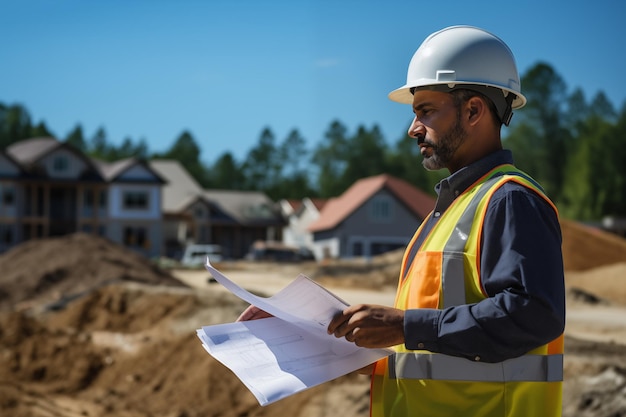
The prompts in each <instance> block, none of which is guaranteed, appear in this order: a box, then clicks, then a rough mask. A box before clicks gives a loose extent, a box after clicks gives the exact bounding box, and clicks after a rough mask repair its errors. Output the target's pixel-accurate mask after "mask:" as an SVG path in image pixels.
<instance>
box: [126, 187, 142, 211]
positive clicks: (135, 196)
mask: <svg viewBox="0 0 626 417" xmlns="http://www.w3.org/2000/svg"><path fill="white" fill-rule="evenodd" d="M124 208H125V209H128V210H145V209H147V208H148V193H147V192H145V191H126V192H125V193H124Z"/></svg>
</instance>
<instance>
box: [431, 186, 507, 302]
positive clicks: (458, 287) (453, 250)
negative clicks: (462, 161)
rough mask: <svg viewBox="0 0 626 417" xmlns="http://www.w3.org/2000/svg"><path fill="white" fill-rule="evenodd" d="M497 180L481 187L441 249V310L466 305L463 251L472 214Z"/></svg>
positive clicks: (472, 218) (472, 221) (472, 217)
mask: <svg viewBox="0 0 626 417" xmlns="http://www.w3.org/2000/svg"><path fill="white" fill-rule="evenodd" d="M499 180H500V176H494V177H492V178H490V179H488V180H487V181H485V182H484V183H483V184H482V185H481V187H480V188H479V189H478V191H477V192H476V194H475V195H474V196H473V197H472V200H471V201H470V203H469V204H468V206H467V208H466V209H465V211H464V212H463V214H462V215H461V218H460V219H459V221H458V223H457V225H456V227H455V229H454V232H452V235H450V238H449V239H448V241H447V242H446V245H445V247H444V248H443V264H442V272H441V280H442V292H443V308H447V307H453V306H460V305H463V304H465V303H466V298H465V272H464V269H463V251H464V250H465V244H466V243H467V238H468V236H469V234H470V230H471V228H472V224H473V223H474V214H475V213H476V208H477V207H478V204H479V203H480V201H481V200H482V199H483V197H484V196H485V194H487V192H488V191H489V190H490V189H491V187H492V185H493V184H494V183H496V182H497V181H499Z"/></svg>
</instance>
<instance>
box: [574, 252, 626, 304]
mask: <svg viewBox="0 0 626 417" xmlns="http://www.w3.org/2000/svg"><path fill="white" fill-rule="evenodd" d="M565 278H566V283H567V285H568V286H569V287H571V288H577V289H580V290H583V291H585V292H588V293H591V294H593V295H595V296H596V297H599V298H601V299H603V300H606V301H608V302H611V303H617V304H623V305H626V262H622V263H616V264H611V265H604V266H601V267H598V268H595V269H590V270H585V271H571V272H568V273H567V274H566V276H565Z"/></svg>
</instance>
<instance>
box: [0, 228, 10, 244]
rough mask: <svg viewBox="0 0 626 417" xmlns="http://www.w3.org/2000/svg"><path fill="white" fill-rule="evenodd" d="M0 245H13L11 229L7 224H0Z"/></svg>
mask: <svg viewBox="0 0 626 417" xmlns="http://www.w3.org/2000/svg"><path fill="white" fill-rule="evenodd" d="M0 243H3V244H5V245H10V244H12V243H13V227H12V226H11V225H8V224H0Z"/></svg>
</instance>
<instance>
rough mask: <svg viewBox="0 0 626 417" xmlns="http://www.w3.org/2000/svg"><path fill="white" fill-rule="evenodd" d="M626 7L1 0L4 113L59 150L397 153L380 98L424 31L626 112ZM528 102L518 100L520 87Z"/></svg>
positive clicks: (394, 114)
mask: <svg viewBox="0 0 626 417" xmlns="http://www.w3.org/2000/svg"><path fill="white" fill-rule="evenodd" d="M625 17H626V2H623V1H621V0H613V1H610V0H596V1H593V2H589V1H579V0H568V1H562V0H557V1H550V0H542V1H535V0H533V1H526V2H524V1H518V2H504V1H483V2H481V1H474V2H468V1H457V0H448V1H446V2H440V1H431V2H426V1H418V0H412V1H400V0H385V1H378V2H374V1H365V0H359V1H352V0H350V1H327V0H304V1H295V0H289V1H269V0H266V1H259V0H257V1H253V0H251V1H238V0H231V1H226V0H222V1H209V0H206V1H161V0H136V1H118V0H108V1H86V0H82V1H78V0H76V1H70V0H20V1H13V0H11V1H9V0H0V39H2V46H1V47H0V102H1V103H4V104H22V105H24V106H25V107H26V108H27V109H28V110H29V112H30V115H31V117H32V119H33V121H34V122H39V121H44V122H45V123H46V125H47V126H48V128H49V129H50V130H51V131H52V132H53V133H54V134H55V135H56V136H57V137H59V138H65V136H66V135H67V134H68V133H69V132H70V131H71V130H72V129H73V128H74V127H75V126H76V125H77V124H81V125H82V127H83V132H84V134H85V136H86V138H87V139H89V138H91V137H92V136H93V134H94V133H95V132H96V130H97V129H98V128H99V127H101V126H102V127H104V128H105V129H106V132H107V136H108V139H109V140H110V141H111V142H113V143H116V144H118V143H120V142H121V141H122V140H123V139H124V138H125V137H130V138H131V139H133V140H134V141H137V140H139V139H140V138H145V139H146V140H147V142H148V145H149V147H150V150H151V151H164V150H165V149H167V148H168V147H169V146H171V144H172V143H173V142H174V140H175V139H176V138H177V137H178V136H179V135H180V133H181V132H182V131H183V130H188V131H190V132H191V133H192V134H193V136H194V137H195V139H196V140H197V142H198V144H199V145H200V146H201V148H202V155H201V158H202V160H203V161H206V162H209V163H212V162H214V160H215V159H216V158H217V157H218V156H220V155H222V154H223V153H224V152H226V151H230V152H232V153H233V154H234V156H235V157H236V158H237V159H238V160H242V159H243V158H244V157H245V155H246V154H247V152H248V151H249V150H250V149H251V148H252V147H253V146H254V145H255V144H256V143H257V141H258V138H259V135H260V133H261V131H262V129H263V128H264V127H266V126H267V127H270V128H271V129H272V131H273V132H274V134H275V136H276V140H277V142H281V141H282V140H283V139H284V138H285V137H286V136H287V135H288V133H289V132H290V131H291V130H292V129H294V128H296V129H298V130H299V131H300V133H301V134H302V136H304V138H305V139H306V140H307V144H308V146H309V147H313V146H314V145H315V144H317V142H318V141H319V140H320V139H321V138H322V137H323V135H324V132H325V131H326V130H327V128H328V126H329V124H330V123H331V121H333V120H335V119H338V120H340V121H341V122H342V123H344V124H345V125H346V126H347V128H348V130H349V132H350V133H353V132H354V131H355V130H356V128H357V127H358V126H359V125H364V126H366V127H368V128H370V127H372V126H373V125H374V124H378V125H379V126H380V128H381V129H382V132H383V134H384V136H385V138H386V139H387V141H388V142H389V143H394V142H395V141H396V140H397V139H399V138H400V137H401V136H402V135H403V133H404V131H405V130H406V127H407V126H408V123H409V122H410V119H411V111H410V108H409V106H404V105H401V104H397V103H394V102H391V101H389V100H388V99H387V93H388V92H389V91H390V90H392V89H394V88H397V87H399V86H400V85H402V84H403V83H404V81H405V77H406V69H407V65H408V62H409V60H410V58H411V56H412V55H413V52H414V51H415V50H416V49H417V47H418V46H419V45H420V43H421V42H422V40H423V39H424V38H425V37H426V36H427V35H429V34H430V33H431V32H434V31H436V30H439V29H441V28H443V27H446V26H450V25H456V24H469V25H475V26H480V27H483V28H485V29H487V30H490V31H492V32H494V33H495V34H496V35H498V36H499V37H501V38H502V39H503V40H504V41H505V42H507V43H508V45H509V46H510V47H511V49H512V50H513V52H514V54H515V56H516V59H517V64H518V68H519V70H520V72H521V73H522V74H523V73H524V72H525V71H526V70H527V69H529V68H530V67H532V66H533V65H534V64H536V63H537V62H538V61H545V62H547V63H549V64H550V65H552V66H553V67H554V68H555V70H556V71H557V72H558V73H559V74H560V75H561V76H562V77H563V78H564V80H565V82H566V83H567V86H568V92H571V91H572V90H573V89H574V88H575V87H581V88H583V90H584V92H585V94H586V97H587V99H588V100H589V99H590V98H591V97H592V96H593V95H595V94H596V93H597V92H598V91H600V90H602V91H604V92H605V93H606V94H607V96H608V97H609V99H610V100H611V102H612V103H613V105H614V106H615V107H616V108H620V107H621V106H622V104H623V103H624V101H625V100H626V56H625V55H626V54H625V52H624V44H625V43H626V24H624V22H623V20H624V18H625ZM522 88H523V86H522Z"/></svg>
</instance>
